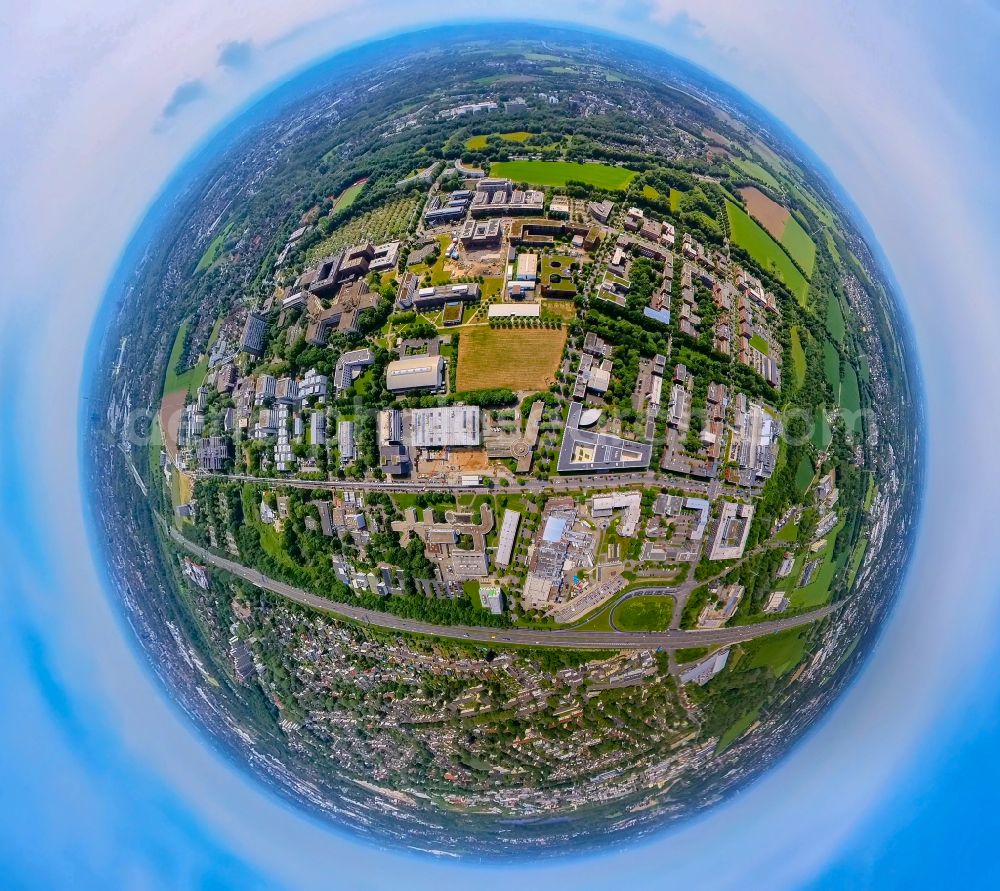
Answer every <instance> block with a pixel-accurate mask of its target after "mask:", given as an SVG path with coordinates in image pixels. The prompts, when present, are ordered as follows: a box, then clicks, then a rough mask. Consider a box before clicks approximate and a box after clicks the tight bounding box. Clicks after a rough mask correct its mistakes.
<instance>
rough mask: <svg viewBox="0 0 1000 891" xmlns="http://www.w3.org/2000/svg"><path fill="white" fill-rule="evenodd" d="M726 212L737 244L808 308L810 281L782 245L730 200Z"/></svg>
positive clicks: (730, 229)
mask: <svg viewBox="0 0 1000 891" xmlns="http://www.w3.org/2000/svg"><path fill="white" fill-rule="evenodd" d="M726 213H727V215H728V217H729V231H730V234H731V236H732V239H733V241H734V242H735V243H736V244H738V245H739V246H740V247H742V248H743V249H744V250H745V251H746V252H747V253H748V254H750V256H751V257H753V259H754V260H755V261H756V262H757V263H758V264H760V266H761V267H762V268H763V269H766V270H768V271H769V272H770V273H771V274H772V275H774V276H775V277H777V278H779V279H780V280H781V281H783V282H784V283H785V285H786V286H787V287H788V289H789V290H790V291H791V292H792V293H793V294H794V295H795V296H796V298H797V299H798V301H799V303H800V304H801V305H803V306H805V304H806V299H807V295H808V293H809V282H808V281H807V280H806V277H805V276H804V275H803V274H802V273H801V272H799V270H798V267H796V265H795V264H794V263H793V262H792V261H791V258H790V257H789V256H788V254H786V253H785V251H784V250H783V249H782V247H781V245H780V244H778V242H776V241H775V240H774V239H773V238H771V236H770V235H768V233H767V230H766V229H764V228H763V226H761V225H760V224H759V223H758V222H757V221H756V220H755V219H753V217H751V216H750V215H749V214H748V213H747V212H746V211H745V210H744V209H743V208H742V207H740V206H739V205H737V204H733V202H732V201H727V202H726Z"/></svg>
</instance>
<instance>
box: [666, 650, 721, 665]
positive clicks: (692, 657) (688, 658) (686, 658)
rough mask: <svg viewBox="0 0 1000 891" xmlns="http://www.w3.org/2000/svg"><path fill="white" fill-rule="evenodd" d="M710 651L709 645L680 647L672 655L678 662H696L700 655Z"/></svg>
mask: <svg viewBox="0 0 1000 891" xmlns="http://www.w3.org/2000/svg"><path fill="white" fill-rule="evenodd" d="M711 651H712V648H711V647H682V648H681V649H679V650H677V651H676V652H675V653H674V655H675V656H676V657H677V661H678V662H680V663H684V662H697V661H698V660H699V659H701V658H702V656H707V655H708V654H709V653H710V652H711Z"/></svg>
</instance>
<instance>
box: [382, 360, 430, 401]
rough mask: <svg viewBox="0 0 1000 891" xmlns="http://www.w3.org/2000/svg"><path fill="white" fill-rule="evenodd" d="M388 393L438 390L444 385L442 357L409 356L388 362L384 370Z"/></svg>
mask: <svg viewBox="0 0 1000 891" xmlns="http://www.w3.org/2000/svg"><path fill="white" fill-rule="evenodd" d="M385 385H386V388H387V389H388V390H389V392H390V393H405V392H406V391H408V390H439V389H441V388H442V387H443V386H444V359H442V358H441V356H411V357H410V358H408V359H397V360H396V361H395V362H390V363H389V365H388V367H387V368H386V370H385Z"/></svg>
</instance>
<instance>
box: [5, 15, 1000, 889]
mask: <svg viewBox="0 0 1000 891" xmlns="http://www.w3.org/2000/svg"><path fill="white" fill-rule="evenodd" d="M372 9H373V7H372V5H371V4H368V3H362V2H360V0H298V2H296V3H291V4H279V5H275V4H273V3H270V2H267V0H249V2H242V3H237V2H235V0H217V2H214V3H212V4H211V5H210V6H209V5H204V4H200V3H197V2H195V0H173V2H170V3H166V2H162V3H140V2H133V0H106V2H102V3H97V2H88V3H69V2H68V0H53V2H50V3H47V4H46V5H45V7H44V9H43V8H41V7H40V6H36V5H32V6H31V7H29V6H28V5H26V4H25V5H21V6H18V7H16V8H10V9H8V10H6V11H5V14H4V18H5V27H4V28H3V29H0V84H2V85H3V87H4V89H3V91H2V92H3V98H2V99H0V133H3V134H4V138H3V139H2V140H0V195H2V196H3V199H2V201H0V269H2V270H3V276H2V279H0V393H2V394H3V398H2V399H0V554H2V556H3V572H2V574H0V592H2V597H0V608H2V615H0V654H2V655H3V675H2V680H0V708H2V710H3V712H2V713H3V716H4V720H3V724H2V729H0V869H2V875H3V884H4V885H5V886H6V887H13V888H22V887H23V888H52V887H74V888H91V887H93V888H106V887H127V888H151V889H152V888H176V887H190V886H198V887H237V886H238V887H242V888H258V887H260V888H270V887H278V888H280V887H305V888H329V887H333V888H352V889H369V888H371V889H379V888H386V887H394V886H399V885H403V884H405V885H406V886H408V887H411V888H417V889H419V888H424V887H433V888H435V889H437V891H447V889H451V888H463V889H464V888H468V887H469V886H470V885H472V884H474V885H475V886H476V887H477V889H493V888H509V887H511V884H512V883H514V884H515V885H516V886H517V887H528V888H532V887H541V886H547V887H548V886H553V885H557V886H566V885H569V884H570V883H572V886H573V887H575V888H579V889H588V888H595V889H596V888H607V887H611V886H612V885H613V884H614V885H617V884H622V883H624V882H625V881H628V882H629V883H630V884H631V883H636V884H638V883H644V884H645V885H646V886H647V887H654V888H656V887H664V886H666V885H668V884H670V885H674V884H678V885H680V884H684V885H686V886H688V887H696V888H699V889H701V888H732V887H737V886H738V887H741V888H747V887H767V888H785V887H820V888H842V887H845V886H848V887H850V886H854V887H858V886H870V887H903V886H906V887H940V886H941V885H947V886H961V885H968V884H977V885H979V886H991V885H992V886H996V885H997V884H1000V866H998V865H997V863H996V861H995V858H994V857H992V855H991V853H990V852H991V849H992V846H993V838H994V836H995V832H996V829H997V824H998V822H1000V821H998V819H997V818H996V816H995V815H994V814H993V810H992V808H991V805H992V804H993V803H994V802H995V801H996V800H997V799H998V797H1000V767H998V766H997V762H996V758H995V752H996V751H997V749H998V748H1000V681H998V678H997V674H996V671H995V668H994V666H995V665H996V664H997V658H998V656H1000V644H998V635H997V634H996V632H995V629H996V628H997V619H998V612H1000V610H998V605H1000V604H998V596H997V595H998V594H1000V578H998V565H997V546H996V523H997V519H998V515H1000V511H998V509H997V505H998V504H1000V477H998V476H997V472H996V459H995V453H996V442H997V441H998V433H1000V415H998V413H997V411H996V406H997V396H996V393H997V385H998V383H1000V350H998V349H997V347H996V342H997V332H998V331H1000V303H998V300H997V287H996V283H995V282H996V277H995V266H996V260H995V256H996V246H997V244H998V243H1000V216H998V214H997V209H998V208H1000V179H998V173H997V161H996V156H997V149H998V148H1000V116H998V115H997V98H996V93H995V80H996V76H995V70H994V62H993V58H992V55H993V53H994V51H995V47H996V46H997V45H998V43H1000V12H998V9H997V7H996V5H995V4H992V3H988V2H985V0H980V2H976V0H967V2H960V3H957V4H949V5H948V7H947V8H942V7H940V5H939V4H932V3H929V2H917V3H908V4H905V5H904V4H899V3H889V2H881V3H870V4H863V5H856V4H853V3H847V2H832V0H831V2H826V0H823V2H814V3H810V4H808V5H806V4H798V3H794V2H777V0H760V2H757V3H754V4H735V3H728V2H722V0H702V2H699V3H694V2H683V0H645V2H642V0H625V2H617V0H583V2H576V3H569V2H562V0H552V2H550V3H548V4H546V7H545V15H546V18H547V19H548V20H551V21H556V22H558V21H561V22H565V23H577V24H581V25H587V26H591V27H600V28H604V29H608V30H612V31H615V32H619V33H622V34H625V35H627V36H628V35H631V36H637V37H640V38H641V39H644V40H646V41H649V42H653V43H656V44H657V45H660V46H662V47H664V48H665V49H667V50H669V51H671V52H674V53H676V54H677V55H680V56H682V57H684V58H687V59H689V60H691V61H693V62H695V63H696V64H699V65H701V66H703V67H704V68H706V69H707V70H709V71H711V72H712V73H714V74H716V75H718V76H720V77H721V78H722V79H724V80H727V81H729V82H730V83H732V84H733V85H734V86H736V87H738V88H740V89H742V90H744V91H745V92H746V93H747V94H748V95H749V96H751V97H752V98H753V99H755V100H757V101H758V102H760V103H761V104H762V105H763V106H764V107H765V108H767V109H769V110H770V111H771V112H772V113H773V114H775V115H776V116H777V117H778V118H779V119H780V120H782V121H784V122H785V123H786V124H787V125H788V126H789V127H790V128H791V129H792V130H793V131H794V132H796V133H797V134H798V135H799V137H801V138H802V140H803V141H804V142H805V143H806V144H807V145H808V146H810V147H811V148H812V149H813V150H814V151H815V152H816V153H817V154H818V155H819V157H820V158H821V159H822V160H823V162H824V163H825V164H826V165H827V166H828V167H829V169H830V170H831V171H832V173H833V175H834V176H835V177H836V178H837V180H838V181H839V183H840V184H841V185H842V186H843V188H844V189H845V190H846V192H847V193H848V194H849V195H850V196H851V197H852V198H853V200H854V201H855V202H856V204H857V206H858V208H859V209H860V211H861V213H862V214H863V215H864V217H865V218H866V220H867V222H868V223H869V224H870V226H871V229H872V231H873V232H874V234H875V236H876V238H877V239H878V241H879V244H880V245H881V247H882V249H883V250H884V252H885V254H886V257H887V258H888V262H889V264H890V265H891V269H892V272H893V273H894V275H895V277H896V279H897V280H898V282H899V285H900V289H901V293H902V294H903V296H904V299H905V303H906V308H907V311H908V313H909V314H910V316H911V318H912V321H913V326H914V331H915V338H916V348H917V350H918V353H919V358H920V361H921V364H922V367H923V372H924V378H925V381H924V382H925V389H926V394H927V403H928V404H927V408H928V433H929V438H928V443H927V459H928V460H927V471H928V475H927V495H926V501H925V508H924V521H923V525H922V529H921V536H920V540H919V542H918V548H917V550H918V553H917V559H916V560H915V562H914V564H913V567H912V570H911V573H910V576H909V579H908V582H907V585H906V588H905V591H904V595H903V597H902V598H901V601H900V603H899V606H898V608H897V609H896V611H895V613H894V615H893V617H892V621H891V622H890V624H889V626H888V627H887V629H886V632H885V634H884V636H883V639H882V641H881V643H880V644H879V646H878V648H877V649H876V651H875V653H874V654H873V656H872V658H871V659H870V660H869V664H868V666H867V667H866V669H865V672H864V674H863V676H862V677H861V679H860V680H859V682H858V683H857V684H856V685H855V687H854V688H853V689H852V690H851V691H850V693H849V694H848V695H846V696H845V697H844V698H843V700H842V701H841V702H840V703H839V705H838V706H837V707H836V708H835V709H834V710H833V711H832V712H831V714H830V715H829V716H828V718H827V719H826V720H825V721H824V722H823V724H822V726H821V727H819V728H817V730H816V731H814V732H813V733H812V734H811V736H810V737H809V739H808V740H806V742H805V743H804V744H802V745H800V746H799V747H798V748H797V749H796V750H795V751H794V752H793V754H792V755H791V756H790V757H789V758H788V759H786V760H785V761H784V762H783V763H782V764H781V765H780V767H779V768H777V769H776V770H774V771H772V772H771V773H770V774H769V775H768V776H766V777H765V778H764V779H763V780H762V781H761V782H759V783H757V784H756V785H755V786H753V787H752V788H750V789H748V790H747V791H746V792H745V793H743V794H742V795H741V796H739V797H738V798H737V799H735V800H734V801H732V802H730V803H729V804H727V805H726V806H724V807H722V808H719V809H717V810H715V811H714V812H712V813H711V814H709V815H708V816H706V817H704V818H702V819H701V820H699V821H697V822H693V823H691V824H689V825H687V826H685V827H682V828H681V829H679V830H677V831H675V832H673V833H672V834H670V835H665V836H662V837H660V838H658V839H656V840H655V841H653V842H649V843H646V844H644V845H643V846H640V847H637V848H632V849H629V850H627V851H625V852H622V853H620V854H611V855H606V856H602V857H599V858H596V859H593V860H588V861H579V862H569V863H557V864H549V865H546V866H544V867H538V868H531V867H528V866H520V867H517V868H516V869H508V870H496V869H490V870H486V869H481V868H476V867H470V866H467V865H456V864H453V863H446V862H435V861H429V860H427V859H425V858H419V859H418V858H415V857H407V856H405V855H402V854H399V853H396V852H392V853H390V852H384V851H378V850H375V849H373V848H370V847H366V846H362V845H359V844H358V843H356V842H355V841H352V840H350V839H348V838H346V837H344V836H341V835H338V834H337V833H335V832H332V831H331V830H330V829H329V828H328V827H326V826H322V825H319V824H317V823H316V822H314V821H312V820H310V819H308V818H306V817H304V816H302V815H301V814H300V813H298V812H297V811H295V810H294V809H293V808H290V807H289V806H287V805H285V804H284V803H282V802H280V801H278V800H276V799H275V798H273V797H272V796H270V795H269V794H268V793H267V792H266V791H264V790H262V789H261V788H260V787H259V786H257V785H256V784H255V783H254V782H252V781H251V780H249V779H248V778H247V777H246V776H244V774H243V773H241V772H240V771H238V770H236V769H234V768H233V767H232V766H231V765H230V764H229V763H228V762H227V761H226V760H225V759H223V758H222V757H220V756H219V755H217V754H216V753H215V752H214V750H212V749H211V748H210V747H209V746H206V745H205V743H204V740H203V738H202V737H201V735H200V734H199V732H198V730H197V729H196V728H194V727H193V726H192V725H191V724H190V722H189V721H188V720H187V719H186V717H185V716H184V715H183V714H180V713H179V712H178V710H177V708H176V706H175V705H174V704H173V703H171V702H169V701H167V700H166V699H165V698H164V697H163V695H162V693H161V691H160V688H159V686H158V683H157V681H156V679H155V678H154V677H153V676H152V675H151V673H150V671H149V670H148V668H147V667H146V664H145V662H144V659H143V657H142V656H141V654H139V653H137V652H136V651H135V649H134V647H133V645H132V642H131V640H130V638H129V635H128V630H127V628H125V627H123V625H122V619H121V618H120V616H119V615H118V612H117V609H116V607H115V604H114V603H113V602H112V601H111V600H110V599H109V597H108V595H107V593H106V591H105V588H104V585H103V583H102V580H101V576H100V570H99V568H98V567H95V566H94V565H93V561H92V560H91V557H90V547H89V544H88V538H87V535H88V532H87V529H86V527H85V525H84V522H83V518H82V511H81V498H80V480H79V479H78V475H79V474H78V456H77V445H78V443H77V435H76V429H75V427H76V418H77V410H78V400H79V394H80V380H81V374H82V370H83V367H84V356H85V353H84V351H85V346H86V340H87V332H88V330H89V328H90V325H91V323H92V321H93V318H94V316H95V313H96V312H97V309H98V306H99V303H100V301H101V298H102V296H103V294H104V291H105V288H106V286H107V283H108V280H109V278H110V276H111V275H112V273H113V272H114V270H115V268H116V265H117V261H118V259H119V256H120V254H121V251H122V249H123V245H124V244H125V243H126V242H127V240H128V238H129V236H130V234H131V233H132V231H133V230H134V229H135V227H136V225H137V224H138V222H139V220H140V219H141V218H142V216H143V214H144V213H145V212H146V211H147V209H148V208H149V206H150V204H151V202H152V201H153V200H154V198H155V197H156V195H157V193H158V191H159V190H160V189H161V188H162V187H163V185H164V184H165V183H166V181H167V180H168V178H169V177H170V175H171V173H172V172H173V171H174V170H175V169H176V168H177V166H178V165H179V164H180V163H182V162H183V160H184V159H185V158H187V157H189V156H190V154H191V152H192V151H194V150H195V149H196V148H197V146H199V145H200V144H202V143H203V142H204V140H205V139H206V138H207V137H208V136H209V135H210V134H211V133H212V132H214V131H215V130H216V129H217V128H218V127H219V126H220V123H221V122H223V121H225V120H227V119H230V118H231V117H232V115H233V114H235V113H236V112H237V111H238V110H239V109H241V108H243V107H245V106H246V105H247V103H249V102H251V101H252V100H253V99H254V97H259V96H260V95H261V94H262V93H263V92H264V91H266V90H267V89H268V88H269V87H272V86H274V85H275V84H277V83H280V82H281V81H282V80H284V79H285V78H287V77H288V76H289V74H291V73H292V72H294V71H297V70H300V69H301V68H303V67H304V66H306V65H308V64H310V63H312V62H315V61H317V60H318V59H321V58H323V57H324V56H326V55H328V54H329V53H331V52H333V51H335V50H336V49H337V48H340V47H343V46H346V45H351V44H354V43H357V42H360V41H363V40H365V39H367V38H369V37H371V36H373V35H380V34H384V33H386V31H387V27H388V23H389V22H392V26H393V28H394V29H395V30H397V31H398V30H405V29H407V28H410V27H418V26H424V25H429V24H434V23H439V22H442V21H446V20H447V18H448V17H449V16H450V15H451V14H453V9H454V8H453V7H450V6H448V7H446V6H444V5H439V4H423V5H420V6H419V7H418V6H417V5H416V4H413V3H401V2H397V0H389V2H384V3H380V4H379V5H378V15H375V14H373V12H372ZM466 9H467V11H468V14H469V16H470V17H474V16H476V15H477V14H480V13H477V10H481V11H482V12H481V14H482V15H484V16H485V15H487V14H488V15H490V16H494V17H504V18H513V19H523V18H529V17H531V16H533V15H537V12H538V8H537V4H531V3H527V2H521V0H511V2H504V0H498V2H493V3H490V4H488V5H486V4H470V5H468V6H467V7H466Z"/></svg>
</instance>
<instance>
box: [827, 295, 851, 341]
mask: <svg viewBox="0 0 1000 891" xmlns="http://www.w3.org/2000/svg"><path fill="white" fill-rule="evenodd" d="M826 329H827V331H829V332H830V334H831V335H832V336H833V339H834V340H835V341H837V343H843V342H844V335H845V334H846V333H847V323H846V322H845V321H844V309H843V307H842V306H841V305H840V301H839V300H838V299H837V298H836V297H833V296H831V297H830V301H829V303H827V305H826Z"/></svg>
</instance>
